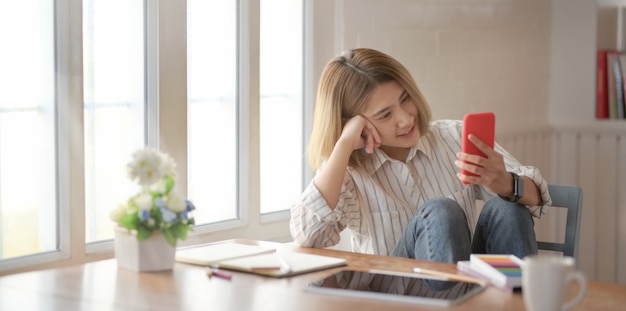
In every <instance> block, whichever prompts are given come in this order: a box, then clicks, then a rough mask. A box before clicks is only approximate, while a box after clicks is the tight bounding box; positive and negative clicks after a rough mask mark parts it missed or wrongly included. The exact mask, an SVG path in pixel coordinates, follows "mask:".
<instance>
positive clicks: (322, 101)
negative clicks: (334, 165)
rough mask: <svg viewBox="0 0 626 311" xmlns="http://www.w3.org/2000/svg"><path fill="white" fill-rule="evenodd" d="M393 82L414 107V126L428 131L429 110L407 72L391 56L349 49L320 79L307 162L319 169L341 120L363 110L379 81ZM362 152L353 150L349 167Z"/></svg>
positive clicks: (337, 132)
mask: <svg viewBox="0 0 626 311" xmlns="http://www.w3.org/2000/svg"><path fill="white" fill-rule="evenodd" d="M389 81H396V82H398V83H399V84H400V85H401V86H402V87H403V88H404V89H405V90H406V92H407V93H408V95H409V96H410V97H411V99H412V100H413V103H415V105H416V106H417V111H418V113H417V126H418V129H419V132H420V133H421V134H422V135H424V134H426V133H427V132H428V129H429V126H430V120H431V111H430V107H429V106H428V103H427V102H426V99H425V98H424V96H423V95H422V93H421V92H420V90H419V88H418V87H417V84H416V83H415V81H414V80H413V77H412V76H411V74H410V73H409V71H408V70H407V69H406V68H405V67H404V66H403V65H402V64H401V63H400V62H399V61H397V60H396V59H394V58H393V57H391V56H389V55H387V54H385V53H382V52H380V51H377V50H373V49H366V48H358V49H353V50H350V51H348V52H346V53H344V54H342V55H340V56H338V57H335V58H334V59H333V60H331V61H330V62H329V63H328V64H326V67H324V71H323V72H322V76H321V78H320V81H319V86H318V89H317V100H316V104H315V113H314V116H313V130H312V132H311V138H310V142H309V146H308V150H307V155H308V158H309V162H310V164H311V166H312V167H313V168H314V169H318V168H319V167H320V166H321V165H322V162H323V161H324V160H326V159H328V157H329V156H330V154H331V152H332V151H333V148H334V147H335V143H336V142H337V140H338V139H339V137H340V136H341V131H342V128H343V119H349V118H352V117H354V116H356V115H359V114H360V113H362V112H363V110H364V109H365V104H366V102H367V97H368V96H369V94H370V92H371V91H372V90H373V89H374V88H375V87H376V86H377V85H379V84H382V83H385V82H389ZM364 157H365V155H364V154H363V153H362V152H360V150H355V151H353V152H352V155H351V156H350V163H349V165H350V166H353V167H358V166H360V165H361V163H362V161H363V159H364Z"/></svg>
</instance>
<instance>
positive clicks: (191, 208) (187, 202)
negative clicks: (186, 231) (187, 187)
mask: <svg viewBox="0 0 626 311" xmlns="http://www.w3.org/2000/svg"><path fill="white" fill-rule="evenodd" d="M185 204H187V208H186V211H187V212H191V211H193V210H195V209H196V206H195V205H193V203H192V202H191V201H189V200H185ZM185 214H187V213H185Z"/></svg>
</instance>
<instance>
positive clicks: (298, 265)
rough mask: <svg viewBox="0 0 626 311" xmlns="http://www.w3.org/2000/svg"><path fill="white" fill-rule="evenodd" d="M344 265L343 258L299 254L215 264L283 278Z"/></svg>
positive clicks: (247, 258) (278, 254) (282, 254)
mask: <svg viewBox="0 0 626 311" xmlns="http://www.w3.org/2000/svg"><path fill="white" fill-rule="evenodd" d="M344 265H346V260H345V259H343V258H336V257H328V256H321V255H313V254H304V253H297V252H278V253H271V254H263V255H256V256H249V257H243V258H237V259H230V260H225V261H221V262H218V263H217V264H215V267H218V268H224V269H230V270H238V271H245V272H251V273H256V274H262V275H267V276H273V277H283V276H291V275H296V274H301V273H306V272H312V271H317V270H324V269H329V268H334V267H339V266H344Z"/></svg>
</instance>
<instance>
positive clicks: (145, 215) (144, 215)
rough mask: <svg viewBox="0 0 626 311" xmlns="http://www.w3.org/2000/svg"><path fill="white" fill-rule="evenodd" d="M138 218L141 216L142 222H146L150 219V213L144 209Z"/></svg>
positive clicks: (140, 211)
mask: <svg viewBox="0 0 626 311" xmlns="http://www.w3.org/2000/svg"><path fill="white" fill-rule="evenodd" d="M137 216H139V219H141V221H143V222H146V221H147V220H148V219H150V211H147V210H143V209H142V210H139V213H138V214H137Z"/></svg>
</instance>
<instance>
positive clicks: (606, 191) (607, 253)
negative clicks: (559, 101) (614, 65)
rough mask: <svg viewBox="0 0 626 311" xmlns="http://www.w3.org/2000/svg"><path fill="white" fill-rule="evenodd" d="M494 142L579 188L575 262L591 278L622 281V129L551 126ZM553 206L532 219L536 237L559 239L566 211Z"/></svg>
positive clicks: (553, 179) (625, 160) (625, 149)
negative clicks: (555, 128)
mask: <svg viewBox="0 0 626 311" xmlns="http://www.w3.org/2000/svg"><path fill="white" fill-rule="evenodd" d="M497 142H498V143H500V144H501V145H502V146H504V147H505V148H506V149H507V150H508V151H510V152H511V153H512V154H513V155H514V156H515V157H516V158H517V159H518V160H519V161H520V162H522V163H523V164H529V165H533V166H536V167H538V168H539V169H540V170H541V171H542V174H543V175H544V177H545V178H546V179H547V180H548V182H549V183H555V184H574V185H578V186H580V187H581V188H582V189H583V204H582V206H583V214H582V215H583V216H582V220H581V229H580V230H581V231H580V244H579V246H580V250H579V253H578V256H579V258H578V267H579V268H580V269H581V270H582V271H583V272H584V273H585V274H586V275H587V277H588V278H589V279H590V280H599V281H606V282H617V283H622V284H626V132H624V131H619V130H600V129H590V130H581V129H558V130H552V129H551V130H542V131H537V132H532V133H526V134H515V135H507V136H503V137H498V138H497ZM555 210H556V209H554V210H552V211H551V212H550V214H549V215H547V216H546V217H544V218H542V219H540V220H538V221H536V225H535V228H536V233H537V235H538V237H539V238H541V239H546V240H550V241H562V240H563V237H564V230H565V229H564V228H565V213H558V211H557V213H553V212H554V211H555Z"/></svg>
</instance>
